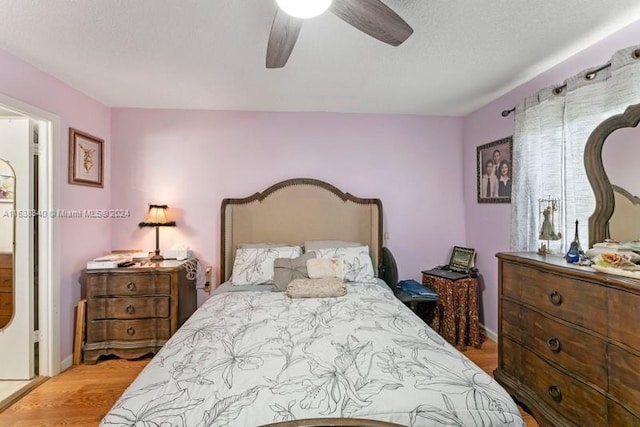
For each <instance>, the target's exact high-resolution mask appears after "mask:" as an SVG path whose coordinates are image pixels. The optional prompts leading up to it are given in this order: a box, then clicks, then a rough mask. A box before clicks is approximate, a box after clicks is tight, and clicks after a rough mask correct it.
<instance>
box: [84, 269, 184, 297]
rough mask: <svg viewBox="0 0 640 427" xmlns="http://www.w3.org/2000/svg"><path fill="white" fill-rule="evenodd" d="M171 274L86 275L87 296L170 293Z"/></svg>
mask: <svg viewBox="0 0 640 427" xmlns="http://www.w3.org/2000/svg"><path fill="white" fill-rule="evenodd" d="M170 294H171V276H169V275H165V274H154V275H131V276H128V275H117V276H116V275H111V276H108V275H92V276H90V277H87V297H88V298H93V297H102V296H131V295H170Z"/></svg>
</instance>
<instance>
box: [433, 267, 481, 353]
mask: <svg viewBox="0 0 640 427" xmlns="http://www.w3.org/2000/svg"><path fill="white" fill-rule="evenodd" d="M422 283H423V284H424V285H425V286H428V287H430V288H431V289H433V290H434V291H436V293H437V294H438V296H439V297H440V298H439V299H438V302H437V303H436V306H435V308H434V311H433V315H432V317H431V320H430V322H429V326H431V327H432V328H433V329H434V330H435V331H436V332H437V333H439V334H440V335H441V336H442V337H443V338H444V339H446V340H447V341H448V342H449V343H450V344H452V345H453V346H455V347H457V348H458V349H459V350H464V349H465V348H466V346H473V347H475V348H480V347H481V346H482V343H483V342H484V340H485V339H486V335H485V331H484V329H482V328H481V327H480V319H479V317H480V315H479V312H480V303H479V299H480V290H479V285H478V279H477V278H475V277H468V278H464V279H459V280H451V279H446V278H444V277H437V276H430V275H428V274H425V273H424V272H423V273H422Z"/></svg>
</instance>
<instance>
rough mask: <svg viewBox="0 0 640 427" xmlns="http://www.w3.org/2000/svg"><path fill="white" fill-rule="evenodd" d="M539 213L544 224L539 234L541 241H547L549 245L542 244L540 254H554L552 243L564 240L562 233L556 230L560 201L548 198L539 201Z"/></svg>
mask: <svg viewBox="0 0 640 427" xmlns="http://www.w3.org/2000/svg"><path fill="white" fill-rule="evenodd" d="M538 205H539V212H540V215H541V217H542V218H541V219H542V222H541V224H540V232H539V233H538V239H539V240H546V241H547V244H546V245H545V244H544V243H542V244H541V246H540V249H538V253H539V254H540V255H547V254H552V253H553V250H551V245H550V241H551V240H560V239H562V233H559V232H556V230H555V215H556V212H557V211H558V209H559V208H560V199H552V198H551V196H548V197H547V198H546V199H539V200H538Z"/></svg>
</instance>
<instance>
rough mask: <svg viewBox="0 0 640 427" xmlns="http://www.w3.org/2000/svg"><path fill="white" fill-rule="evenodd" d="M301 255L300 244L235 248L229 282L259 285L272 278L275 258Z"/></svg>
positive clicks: (268, 281)
mask: <svg viewBox="0 0 640 427" xmlns="http://www.w3.org/2000/svg"><path fill="white" fill-rule="evenodd" d="M300 255H302V248H301V247H300V246H280V247H271V246H270V247H266V248H243V249H238V250H236V258H235V259H234V261H233V272H232V273H231V282H232V283H233V284H234V285H260V284H263V283H271V281H272V280H273V262H274V261H275V260H276V258H296V257H299V256H300Z"/></svg>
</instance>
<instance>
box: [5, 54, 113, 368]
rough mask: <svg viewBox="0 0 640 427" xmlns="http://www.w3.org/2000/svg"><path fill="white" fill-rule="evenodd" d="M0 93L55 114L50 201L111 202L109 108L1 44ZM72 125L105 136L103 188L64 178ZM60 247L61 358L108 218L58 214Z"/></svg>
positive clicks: (78, 205)
mask: <svg viewBox="0 0 640 427" xmlns="http://www.w3.org/2000/svg"><path fill="white" fill-rule="evenodd" d="M0 93H2V94H4V95H6V96H9V97H11V98H14V99H17V100H19V101H22V102H24V103H27V104H30V105H32V106H34V107H37V108H40V109H42V110H45V111H48V112H50V113H53V114H55V115H57V116H58V117H59V118H60V129H59V131H60V134H59V135H58V142H59V144H60V146H58V147H54V150H55V152H54V154H53V156H54V158H53V162H54V164H55V167H56V168H57V170H58V171H59V174H60V175H59V178H60V180H59V182H58V183H57V185H56V186H55V189H54V192H55V195H54V202H55V207H56V208H59V209H94V208H95V209H97V208H108V207H109V206H110V191H111V190H110V173H109V172H110V171H109V157H110V151H111V148H110V147H111V144H110V110H109V108H107V107H105V106H104V105H102V104H100V103H98V102H96V101H94V100H93V99H91V98H89V97H87V96H86V95H84V94H82V93H80V92H79V91H77V90H75V89H73V88H71V87H69V86H67V85H66V84H64V83H62V82H60V81H59V80H57V79H55V78H53V77H51V76H50V75H48V74H45V73H43V72H41V71H40V70H38V69H36V68H34V67H32V66H31V65H29V64H27V63H25V62H24V61H21V60H20V59H18V58H16V57H15V56H12V55H10V54H8V53H6V52H4V51H2V50H0ZM69 127H74V128H78V129H81V130H83V131H85V132H88V133H90V134H93V135H96V136H99V137H101V138H103V139H104V140H105V142H106V143H105V159H106V164H105V176H104V182H105V186H104V188H91V187H82V186H77V185H69V184H67V176H66V175H67V168H68V158H67V153H68V129H69ZM58 221H60V223H59V225H60V226H59V235H60V236H61V239H60V243H61V244H60V246H61V247H60V251H59V253H57V254H56V256H57V257H58V259H59V260H60V277H57V278H54V281H59V283H60V306H59V309H60V344H61V349H60V351H61V353H60V354H61V358H62V359H63V360H64V359H65V358H67V357H69V356H70V355H71V354H72V350H73V326H74V316H73V314H74V307H75V306H76V304H77V303H78V300H79V299H80V285H79V283H78V278H79V274H80V271H81V270H82V269H83V268H84V265H85V263H86V260H87V259H88V258H93V257H95V256H97V255H100V254H102V253H104V252H107V251H109V249H110V246H111V243H110V242H111V236H110V230H111V224H110V222H111V221H110V220H109V219H82V218H78V219H62V220H58Z"/></svg>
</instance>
